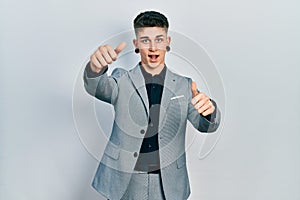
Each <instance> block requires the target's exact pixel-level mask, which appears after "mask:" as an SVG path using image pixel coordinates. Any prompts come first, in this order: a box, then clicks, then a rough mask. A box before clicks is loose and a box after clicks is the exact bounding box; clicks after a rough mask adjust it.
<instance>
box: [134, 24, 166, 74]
mask: <svg viewBox="0 0 300 200" xmlns="http://www.w3.org/2000/svg"><path fill="white" fill-rule="evenodd" d="M133 43H134V45H135V47H136V48H138V49H139V50H140V54H141V62H142V64H143V65H146V66H147V67H150V68H152V69H154V68H157V67H159V66H161V65H164V64H165V54H166V47H167V46H169V45H170V37H167V32H166V29H165V28H162V27H145V28H139V29H138V30H136V39H134V40H133Z"/></svg>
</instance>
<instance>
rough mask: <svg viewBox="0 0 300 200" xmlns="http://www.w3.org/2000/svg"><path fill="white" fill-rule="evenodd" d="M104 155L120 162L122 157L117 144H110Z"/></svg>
mask: <svg viewBox="0 0 300 200" xmlns="http://www.w3.org/2000/svg"><path fill="white" fill-rule="evenodd" d="M104 153H105V154H106V155H107V156H109V157H110V158H112V159H115V160H118V159H119V156H120V149H119V147H118V146H116V145H115V144H113V143H111V142H108V144H107V146H106V148H105V151H104Z"/></svg>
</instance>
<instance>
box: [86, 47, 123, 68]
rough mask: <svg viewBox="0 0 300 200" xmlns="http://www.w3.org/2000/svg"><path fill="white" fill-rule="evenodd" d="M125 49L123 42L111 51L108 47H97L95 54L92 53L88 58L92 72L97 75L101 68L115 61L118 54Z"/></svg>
mask: <svg viewBox="0 0 300 200" xmlns="http://www.w3.org/2000/svg"><path fill="white" fill-rule="evenodd" d="M125 47H126V43H125V42H121V43H120V44H119V45H118V46H117V47H116V48H115V49H113V48H112V47H111V46H110V45H103V46H100V47H98V49H97V50H96V51H95V53H93V55H91V57H90V65H91V69H92V71H94V72H97V73H99V72H100V71H101V70H102V69H103V67H105V66H107V65H108V64H111V63H112V62H113V61H115V60H117V56H118V54H119V53H120V52H121V51H123V50H124V48H125Z"/></svg>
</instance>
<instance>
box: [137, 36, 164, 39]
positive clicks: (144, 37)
mask: <svg viewBox="0 0 300 200" xmlns="http://www.w3.org/2000/svg"><path fill="white" fill-rule="evenodd" d="M159 37H164V35H157V36H156V37H155V38H159ZM149 38H150V37H148V36H142V37H140V39H149Z"/></svg>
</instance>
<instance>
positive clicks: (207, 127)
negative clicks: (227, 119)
mask: <svg viewBox="0 0 300 200" xmlns="http://www.w3.org/2000/svg"><path fill="white" fill-rule="evenodd" d="M188 80H189V81H188V83H189V88H190V87H191V84H192V79H190V78H189V79H188ZM191 100H192V91H191V89H189V90H188V101H189V102H188V120H189V121H190V122H191V123H192V125H193V126H194V128H196V129H197V130H198V131H200V132H206V133H211V132H214V131H216V130H217V129H218V127H219V125H220V122H221V112H220V110H219V108H218V107H217V104H216V102H215V101H214V100H212V99H211V101H212V103H213V104H214V106H215V108H216V109H215V111H214V112H213V113H212V114H211V115H210V116H209V117H204V116H203V115H201V114H199V113H198V112H197V110H196V109H195V108H194V106H193V105H192V103H191Z"/></svg>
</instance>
